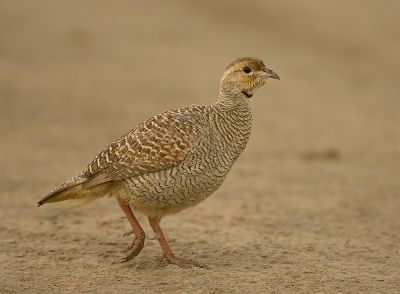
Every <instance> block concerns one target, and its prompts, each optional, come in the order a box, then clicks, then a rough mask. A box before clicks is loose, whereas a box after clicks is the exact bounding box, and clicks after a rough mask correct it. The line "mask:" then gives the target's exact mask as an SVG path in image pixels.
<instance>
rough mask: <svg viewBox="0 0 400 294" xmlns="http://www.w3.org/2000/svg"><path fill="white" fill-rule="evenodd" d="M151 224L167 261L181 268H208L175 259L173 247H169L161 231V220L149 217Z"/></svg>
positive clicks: (192, 262)
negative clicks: (190, 266)
mask: <svg viewBox="0 0 400 294" xmlns="http://www.w3.org/2000/svg"><path fill="white" fill-rule="evenodd" d="M149 223H150V226H151V228H152V229H153V231H154V233H156V236H157V239H158V242H159V243H160V246H161V249H162V251H163V253H164V257H165V258H166V259H167V261H168V262H170V263H172V264H176V265H179V266H182V265H185V264H192V265H194V266H197V267H206V266H205V265H202V264H200V263H198V262H196V261H194V260H191V259H181V258H178V257H175V255H174V253H173V252H172V249H171V247H169V244H168V241H167V239H166V238H165V236H164V233H163V231H162V230H161V227H160V220H159V219H158V218H152V217H149Z"/></svg>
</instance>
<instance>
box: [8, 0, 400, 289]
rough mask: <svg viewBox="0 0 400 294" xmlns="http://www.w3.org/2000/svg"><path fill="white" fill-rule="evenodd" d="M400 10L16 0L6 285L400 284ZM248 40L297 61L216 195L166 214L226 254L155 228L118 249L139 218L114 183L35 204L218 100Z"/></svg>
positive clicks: (252, 50)
mask: <svg viewBox="0 0 400 294" xmlns="http://www.w3.org/2000/svg"><path fill="white" fill-rule="evenodd" d="M399 9H400V4H399V2H398V1H391V0H385V1H379V2H378V1H372V0H366V1H361V0H359V1H347V2H346V1H317V0H306V1H294V0H293V1H261V0H256V1H146V2H139V1H112V2H111V1H75V0H74V1H51V0H48V1H44V0H39V1H20V0H9V1H6V0H0V134H1V145H0V151H1V152H0V164H1V167H2V171H1V177H0V239H1V240H2V241H1V243H0V249H1V250H0V270H1V274H0V284H2V286H1V287H2V288H3V290H4V291H6V292H18V291H21V290H23V289H29V290H31V291H32V292H35V291H36V292H40V291H43V290H46V291H50V290H52V291H53V290H59V291H75V292H82V291H88V290H97V291H100V292H101V291H105V292H108V293H112V291H116V292H119V293H120V292H123V291H128V290H134V289H142V290H146V291H149V292H154V291H158V290H163V291H167V292H168V291H169V292H176V291H180V290H182V291H191V292H193V293H195V292H196V291H198V292H207V291H210V292H212V291H216V292H225V291H226V292H228V291H241V290H243V289H246V290H247V291H249V290H252V291H253V292H258V291H260V292H261V291H265V290H269V291H278V292H282V291H289V292H290V291H297V292H299V291H300V292H302V291H303V292H310V291H323V292H324V291H325V292H332V291H341V292H347V291H348V292H353V293H354V291H355V290H357V291H361V292H363V293H366V292H368V291H371V292H375V293H376V292H377V291H379V292H384V290H385V291H387V292H397V291H398V290H399V289H400V284H399V281H398V277H399V275H400V258H399V254H400V248H399V246H400V245H399V244H400V235H399V234H400V233H399V232H400V219H399V208H400V199H399V196H400V195H399V194H400V115H399V109H400V107H399V106H400V102H399V92H400V85H399V82H398V78H399V76H400V56H399V52H400V38H399V36H400V20H399V17H398V13H399ZM246 55H251V56H256V57H259V58H262V59H263V60H264V62H265V64H266V65H267V66H268V67H269V68H271V69H273V70H274V71H276V72H277V73H279V75H280V76H281V81H280V82H276V81H270V82H268V83H267V85H266V86H265V87H264V88H262V89H261V90H259V91H258V92H257V93H256V95H255V96H254V98H253V104H254V128H253V133H252V136H251V139H250V142H249V144H248V147H247V150H246V151H245V153H244V154H243V155H242V157H241V158H240V160H239V161H238V162H237V164H236V166H235V167H234V168H233V170H232V172H231V174H230V175H229V177H228V178H227V180H226V183H225V184H224V185H223V187H222V188H221V189H220V190H219V191H218V192H217V193H215V194H214V195H213V196H212V197H211V198H210V199H208V200H207V201H205V202H204V203H202V204H201V205H199V206H198V207H196V208H193V209H189V210H188V211H185V212H182V213H181V214H178V215H176V216H172V217H169V218H166V219H165V221H164V230H165V231H166V234H167V236H170V238H171V239H172V241H171V243H172V247H173V248H174V249H175V251H176V253H177V254H178V255H184V256H187V257H190V258H197V259H198V260H200V261H201V262H204V263H206V264H208V265H209V266H210V267H211V269H212V270H210V271H205V270H204V271H203V270H198V269H180V268H177V267H175V266H170V265H166V263H165V262H164V263H160V261H159V260H157V257H158V256H159V255H160V250H159V248H158V244H157V242H156V241H154V240H148V241H147V244H146V248H145V250H144V251H143V253H142V254H141V255H140V256H139V257H138V258H136V259H135V260H133V261H132V262H130V263H125V264H120V263H119V262H117V261H118V260H119V258H121V257H122V256H123V253H121V252H120V249H121V248H123V247H124V246H125V245H127V244H128V241H129V240H126V239H122V237H121V235H122V233H123V232H124V231H125V230H126V229H127V228H128V227H127V225H128V224H127V222H126V221H124V220H123V219H121V218H120V216H122V213H121V212H120V210H119V208H118V205H117V204H116V201H115V200H113V199H102V200H100V201H98V202H95V203H93V204H92V205H90V206H88V207H84V208H81V209H77V210H71V209H60V208H56V207H54V206H45V207H43V208H41V209H36V208H35V203H36V201H37V200H39V199H40V198H41V197H42V196H43V195H44V194H46V193H47V192H48V191H49V190H51V189H52V188H53V187H54V186H56V185H57V184H59V183H61V182H63V180H64V179H66V178H68V177H70V176H72V175H73V174H75V173H76V172H78V171H80V170H81V169H83V168H84V167H85V166H86V164H87V163H89V162H90V160H91V159H92V158H93V157H94V156H95V155H96V154H97V153H98V152H100V151H101V150H102V149H103V148H105V147H106V146H107V145H108V144H109V143H111V142H112V141H114V140H115V139H116V138H118V137H120V136H121V135H123V134H124V133H126V132H127V131H129V130H130V129H132V128H133V127H135V126H136V125H137V124H138V123H140V122H141V121H143V120H145V119H147V118H148V117H150V116H152V115H153V114H156V113H159V112H162V111H164V110H167V109H172V108H176V107H182V106H186V105H191V104H210V103H213V102H214V101H215V100H216V98H217V95H218V86H219V79H220V77H221V75H222V73H223V71H224V68H225V66H226V65H227V64H228V63H229V62H230V61H232V59H234V58H236V57H239V56H246ZM140 220H141V222H143V223H145V218H141V219H140ZM146 231H147V232H150V231H149V230H148V227H146ZM43 277H46V279H45V280H43ZM396 290H397V291H396Z"/></svg>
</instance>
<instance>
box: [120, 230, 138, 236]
mask: <svg viewBox="0 0 400 294" xmlns="http://www.w3.org/2000/svg"><path fill="white" fill-rule="evenodd" d="M132 234H133V230H130V231H128V232H125V233H124V234H123V235H122V237H127V236H130V235H132ZM134 235H135V234H134ZM135 238H136V235H135Z"/></svg>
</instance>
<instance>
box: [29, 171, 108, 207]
mask: <svg viewBox="0 0 400 294" xmlns="http://www.w3.org/2000/svg"><path fill="white" fill-rule="evenodd" d="M86 180H87V179H86V178H84V177H80V176H75V177H73V178H71V179H69V180H68V181H66V182H65V183H64V184H62V185H60V186H58V187H57V188H55V189H54V190H53V191H51V192H50V193H48V194H47V195H46V196H44V197H43V198H42V199H41V200H40V201H39V202H38V203H37V204H38V206H41V205H43V204H45V203H52V202H60V201H65V200H81V201H82V202H83V203H86V202H90V201H92V200H94V199H96V198H99V197H102V196H104V195H106V194H107V192H108V189H109V187H110V185H111V183H104V184H101V185H98V186H94V187H91V188H85V187H84V183H85V182H86Z"/></svg>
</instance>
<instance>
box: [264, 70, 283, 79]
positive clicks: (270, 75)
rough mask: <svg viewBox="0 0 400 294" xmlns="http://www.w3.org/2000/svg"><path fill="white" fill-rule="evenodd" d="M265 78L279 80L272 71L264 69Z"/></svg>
mask: <svg viewBox="0 0 400 294" xmlns="http://www.w3.org/2000/svg"><path fill="white" fill-rule="evenodd" d="M265 76H266V77H268V78H272V79H277V80H280V79H281V78H280V77H279V76H278V74H277V73H276V72H274V71H273V70H272V69H269V68H267V69H266V71H265Z"/></svg>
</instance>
